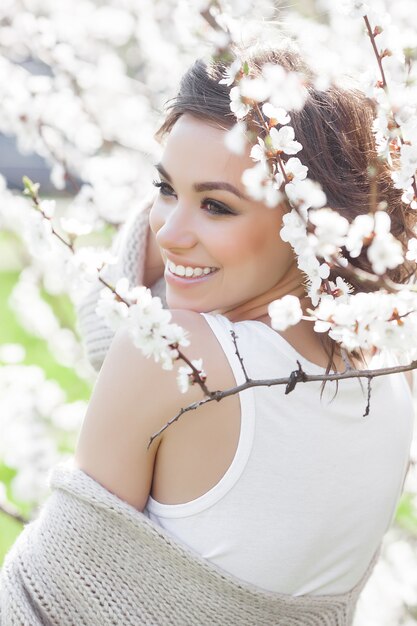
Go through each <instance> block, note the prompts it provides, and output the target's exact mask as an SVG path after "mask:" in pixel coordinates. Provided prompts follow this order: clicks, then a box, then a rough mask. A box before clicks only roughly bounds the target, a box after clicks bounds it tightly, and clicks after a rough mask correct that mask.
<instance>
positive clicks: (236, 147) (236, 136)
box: [224, 122, 247, 154]
mask: <svg viewBox="0 0 417 626" xmlns="http://www.w3.org/2000/svg"><path fill="white" fill-rule="evenodd" d="M224 141H225V144H226V146H227V147H228V148H229V150H230V151H231V152H233V153H234V154H243V153H244V152H245V148H246V146H247V139H246V126H245V124H243V123H242V122H238V123H237V124H235V125H234V126H233V128H232V129H231V130H229V131H227V133H226V135H225V138H224Z"/></svg>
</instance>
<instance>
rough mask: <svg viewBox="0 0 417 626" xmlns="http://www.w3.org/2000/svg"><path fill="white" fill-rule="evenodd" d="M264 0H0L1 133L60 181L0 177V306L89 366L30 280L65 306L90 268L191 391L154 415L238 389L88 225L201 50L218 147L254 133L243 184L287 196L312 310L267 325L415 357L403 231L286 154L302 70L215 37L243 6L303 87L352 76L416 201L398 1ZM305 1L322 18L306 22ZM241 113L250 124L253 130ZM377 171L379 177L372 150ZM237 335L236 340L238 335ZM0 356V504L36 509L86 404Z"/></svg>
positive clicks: (113, 318)
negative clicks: (296, 0)
mask: <svg viewBox="0 0 417 626" xmlns="http://www.w3.org/2000/svg"><path fill="white" fill-rule="evenodd" d="M279 4H280V3H278V2H275V3H274V2H272V0H270V1H269V0H264V1H263V2H261V3H260V2H259V1H258V2H256V3H255V2H252V0H229V1H228V2H226V1H225V2H219V1H218V0H199V2H194V3H191V2H188V1H186V0H183V1H180V2H173V1H171V0H153V1H152V2H150V1H149V0H143V1H142V2H140V3H138V2H133V0H110V1H109V2H107V3H106V4H102V3H100V2H93V1H91V0H78V2H77V3H76V4H75V5H74V2H70V1H69V0H62V1H61V2H59V3H57V2H53V0H8V1H5V2H3V4H2V6H1V7H0V50H1V56H0V77H1V79H2V80H1V81H0V91H1V99H0V102H1V105H0V131H1V132H3V133H5V134H8V135H12V136H14V137H15V138H16V141H17V145H18V147H19V149H20V150H21V151H22V152H24V153H25V152H26V153H27V152H32V151H35V152H37V153H38V154H40V155H42V156H43V157H44V158H45V159H46V160H47V162H48V163H49V164H50V166H51V180H52V182H53V184H54V186H55V187H56V188H57V190H61V191H62V190H64V189H66V190H67V192H68V191H70V192H71V197H70V198H69V199H68V201H67V207H66V210H65V212H64V213H63V212H62V211H61V210H58V209H57V207H56V206H55V202H54V200H50V199H44V198H43V197H42V193H41V191H42V190H40V189H39V186H38V185H37V183H36V182H32V181H30V180H29V179H25V193H26V195H27V196H28V197H29V199H30V201H31V202H28V201H27V199H25V198H23V197H21V196H19V195H16V194H14V193H12V192H11V191H10V190H8V189H7V187H6V184H5V181H4V179H3V178H0V196H1V203H0V206H1V208H0V227H1V228H2V229H4V230H5V231H9V232H12V233H15V234H17V235H18V236H19V237H21V238H22V240H23V241H24V243H25V246H26V247H27V251H28V254H29V257H30V263H28V266H27V267H26V268H25V270H24V271H23V272H22V273H21V276H20V278H19V281H18V282H17V284H16V285H15V287H14V289H13V293H12V296H11V299H10V306H12V307H13V309H14V311H15V312H16V314H17V316H18V318H19V320H20V322H21V324H22V325H23V326H24V327H25V328H26V329H27V330H28V331H29V332H30V333H32V334H34V335H37V336H39V337H42V338H44V339H45V340H46V341H47V342H48V346H49V349H50V350H51V351H52V352H53V353H54V355H55V357H56V359H57V360H58V361H60V362H62V363H65V364H66V365H68V366H70V367H73V368H76V369H77V371H78V373H79V375H80V376H81V377H83V378H85V379H87V380H88V379H90V380H91V372H90V371H89V370H88V366H87V365H86V363H85V362H84V360H83V356H82V351H81V348H80V343H79V340H78V338H77V335H76V333H74V332H73V331H71V330H69V329H68V328H63V327H62V326H61V324H60V322H59V320H58V318H57V316H56V315H55V314H54V312H53V310H52V308H51V307H50V306H49V305H48V304H47V302H46V301H45V299H44V298H42V291H44V290H45V291H47V292H48V293H52V294H60V293H68V294H69V296H70V297H71V299H72V300H73V302H74V303H75V304H77V303H78V302H79V301H80V300H81V299H82V297H83V295H84V294H85V293H86V292H87V290H88V288H89V285H90V282H91V280H95V279H96V278H97V276H98V278H99V280H100V281H101V282H102V284H103V294H102V298H101V300H100V302H99V305H98V310H97V312H98V313H99V314H100V315H102V316H103V317H104V318H105V319H106V320H107V323H108V325H109V326H110V327H111V328H113V329H116V328H118V327H119V326H121V325H122V324H126V325H127V326H128V327H129V329H130V331H131V334H132V338H133V341H134V343H135V345H137V346H138V348H140V349H141V350H142V351H143V352H144V354H145V355H146V356H149V357H152V358H155V360H157V361H159V362H160V363H161V366H162V367H164V368H172V367H173V364H174V362H176V361H177V360H180V361H181V360H182V361H183V362H184V365H182V366H181V367H180V368H179V370H178V385H179V389H180V391H181V392H182V393H184V394H186V392H187V390H188V388H189V385H190V384H198V385H200V386H201V387H202V389H203V391H204V394H205V400H203V401H202V402H200V403H198V404H196V405H189V406H187V407H185V408H184V409H183V410H182V411H181V412H180V413H179V414H178V415H176V416H173V417H172V419H171V420H170V421H169V422H168V424H167V426H168V425H169V424H170V423H172V422H173V421H175V420H176V419H179V418H180V416H181V415H182V414H183V413H184V412H185V411H187V410H191V409H193V408H196V407H197V406H199V405H201V404H202V403H204V402H209V401H214V400H219V399H221V398H222V397H226V396H227V395H230V394H232V393H237V392H238V391H239V390H240V389H238V388H235V389H232V390H227V391H223V392H218V391H216V392H214V391H211V390H210V381H209V380H208V379H207V377H206V374H205V372H204V363H203V361H202V360H201V359H197V360H194V361H192V362H190V361H189V360H188V359H187V358H186V356H185V355H184V353H183V351H182V348H183V347H185V346H187V345H188V338H187V336H186V333H185V332H184V331H183V329H181V328H179V327H178V326H177V325H174V324H172V322H171V314H170V312H169V311H167V310H165V309H164V308H163V307H162V305H161V302H160V300H159V299H157V298H153V297H152V294H151V293H150V291H149V290H148V289H146V288H145V287H143V286H134V285H133V286H131V285H129V283H128V282H127V279H125V278H122V279H121V280H119V281H118V282H117V283H116V284H114V285H113V284H110V283H109V282H107V280H106V279H105V278H104V274H103V272H102V270H103V268H104V267H105V265H106V264H107V265H108V264H111V263H112V262H114V261H115V259H114V258H112V256H111V255H110V253H109V251H108V248H107V247H105V246H103V247H101V246H93V245H92V244H91V242H94V238H93V236H94V233H97V232H98V233H99V234H100V236H101V240H102V239H103V237H102V235H103V233H105V232H106V229H109V228H110V230H111V232H112V233H114V232H116V231H117V228H118V226H119V224H120V223H122V222H123V221H124V219H125V218H126V216H127V215H128V214H129V213H130V212H131V211H133V210H134V209H135V206H136V203H137V201H138V198H140V197H142V196H143V195H144V194H145V193H146V192H147V191H148V190H149V185H150V179H151V177H150V168H151V160H153V159H154V158H155V157H156V156H157V155H158V152H159V150H160V148H159V146H158V144H157V143H156V142H155V140H154V139H153V131H154V129H155V128H156V126H157V121H158V115H159V111H160V109H161V107H162V104H163V102H164V100H166V98H167V97H169V96H171V95H172V94H173V93H175V91H176V87H177V82H178V79H179V77H180V76H181V74H182V73H183V71H184V69H185V68H186V67H187V66H188V65H189V64H190V63H191V61H192V60H194V59H195V58H196V57H197V56H201V54H202V52H203V53H204V54H206V56H207V57H210V55H214V56H217V57H218V56H220V57H223V58H227V59H229V61H230V63H229V69H228V71H227V73H226V74H225V76H224V77H223V79H222V82H223V83H225V84H227V85H229V86H230V87H231V91H230V109H231V111H232V112H233V113H234V115H235V118H236V124H235V126H234V127H233V128H232V129H231V130H230V132H229V133H227V135H226V143H227V146H228V147H229V149H230V150H231V151H234V152H237V153H241V152H242V151H243V149H244V148H245V146H246V144H247V141H248V140H249V141H251V143H252V144H253V147H252V150H251V157H252V159H253V163H254V164H253V167H251V168H250V169H248V170H246V171H245V172H244V175H243V179H242V180H243V183H244V185H245V187H246V189H247V192H248V194H250V195H251V196H252V197H253V198H254V199H256V200H260V201H263V202H264V203H265V204H266V205H267V206H268V207H270V208H271V210H273V209H274V207H277V206H278V205H282V204H286V205H287V208H288V210H287V212H286V215H285V216H284V219H283V228H282V230H281V237H282V239H283V240H284V241H287V242H289V243H290V244H291V245H292V247H293V249H294V251H295V253H296V255H297V262H298V266H299V268H300V270H301V271H302V272H303V273H304V274H305V276H306V281H307V285H308V295H309V297H310V300H311V302H312V308H311V310H309V311H308V312H307V315H305V314H303V312H302V309H301V306H300V302H299V300H298V299H297V298H295V297H294V296H285V297H284V298H282V299H280V300H277V301H275V302H273V303H271V305H270V307H269V314H270V316H271V324H272V326H273V327H274V328H276V329H277V330H284V329H285V328H287V327H288V326H290V325H292V324H296V323H297V322H298V321H299V320H300V319H301V318H302V317H303V316H304V317H305V318H306V319H309V320H310V321H311V323H312V324H314V328H315V330H316V331H317V332H319V333H328V335H329V336H330V337H331V338H332V339H334V340H335V341H337V342H338V344H339V345H340V346H341V348H342V349H343V350H344V351H346V353H349V352H351V351H353V350H360V349H365V350H376V349H381V350H383V349H386V348H387V349H390V350H392V351H394V352H395V353H396V354H397V355H398V357H399V359H400V360H401V363H402V365H400V366H398V367H397V368H392V371H405V370H407V369H413V368H415V367H417V288H416V286H415V284H414V283H413V282H412V281H410V282H408V283H407V284H405V285H403V284H400V283H398V282H395V281H393V280H392V279H391V278H390V277H389V271H390V270H393V269H395V268H398V267H400V266H402V265H403V264H406V265H407V264H408V267H410V268H411V269H412V273H414V269H415V264H416V262H417V237H416V238H415V239H411V241H410V242H409V246H408V249H407V250H404V249H403V246H402V245H401V243H400V242H399V241H398V239H396V237H395V236H394V235H393V234H392V225H391V220H390V216H389V213H388V211H387V210H386V209H387V207H386V206H385V205H383V204H382V203H380V202H379V201H378V198H377V194H375V197H374V198H373V201H372V202H371V203H370V206H369V211H368V213H366V214H364V215H359V216H358V217H356V218H355V219H354V220H353V221H351V222H349V221H348V220H347V219H346V218H345V217H343V215H342V214H341V213H336V212H335V211H333V210H332V209H331V208H330V207H329V206H328V205H327V198H326V195H325V193H324V191H323V189H322V188H321V186H320V185H319V183H318V182H317V181H315V180H312V179H311V178H310V176H309V172H308V168H307V167H306V165H305V164H304V163H303V162H302V160H301V159H300V158H299V157H298V156H297V155H298V154H299V153H300V152H301V150H302V147H303V146H302V144H301V143H300V141H299V138H297V136H296V133H295V130H294V127H293V126H292V115H294V112H295V111H300V110H301V109H302V107H303V105H304V103H305V101H306V97H307V90H306V83H305V77H304V76H303V75H301V74H299V73H296V72H287V71H286V70H285V69H284V68H282V67H281V66H279V65H274V66H272V65H266V66H264V67H263V69H262V71H261V72H260V73H258V74H257V75H254V74H252V72H251V68H250V65H249V64H248V63H247V62H246V60H245V59H244V58H239V59H233V56H232V55H231V48H230V44H231V43H232V42H233V41H240V40H241V39H245V38H246V39H249V40H250V39H253V38H256V36H257V33H258V32H259V30H260V28H262V32H263V33H265V32H267V27H266V25H265V24H260V23H259V19H257V16H259V15H262V16H263V17H264V18H267V21H268V23H269V24H270V26H269V28H270V31H271V34H272V35H273V36H277V33H280V36H281V37H282V33H283V32H285V34H286V35H287V36H288V35H289V36H290V37H291V38H292V39H293V40H294V39H295V40H296V41H297V44H298V46H299V47H300V49H301V50H302V51H304V53H305V54H306V55H307V56H308V58H309V61H310V63H311V65H312V67H313V69H314V70H315V71H316V77H317V78H316V79H315V84H314V87H315V88H316V89H317V90H323V89H326V88H327V87H329V86H330V85H332V84H334V83H341V84H344V83H345V82H346V81H347V80H348V78H347V76H348V75H349V74H350V75H354V76H355V77H357V79H358V82H359V85H360V86H361V87H362V89H363V90H364V91H365V92H366V94H367V95H368V96H369V97H370V98H372V99H373V100H374V102H375V107H376V116H375V121H374V132H375V138H376V145H377V149H378V157H379V159H381V160H384V161H385V162H387V163H388V165H389V167H390V170H391V172H392V178H393V182H394V184H395V186H396V187H397V188H398V189H400V190H401V191H402V200H403V202H404V203H406V204H407V205H408V206H409V207H410V209H411V210H417V182H416V169H417V82H416V78H417V75H416V73H417V69H416V68H417V65H416V63H415V62H414V61H415V58H417V48H416V44H415V33H416V32H417V17H416V15H415V11H413V7H412V6H411V5H412V2H411V0H396V1H395V3H394V1H393V0H392V1H391V2H389V1H388V0H369V1H368V2H360V1H359V0H357V1H356V0H343V2H337V3H335V2H332V1H331V0H316V2H312V3H309V7H310V11H311V13H312V14H311V15H309V16H308V17H307V16H306V12H305V10H306V6H305V4H304V3H300V8H301V9H302V10H301V11H297V9H296V7H294V8H293V9H292V10H288V9H282V10H280V6H279ZM316 13H317V15H319V16H320V17H321V20H315V19H314V17H315V14H316ZM323 16H325V17H324V19H323ZM278 18H279V19H278ZM341 33H343V36H341ZM340 41H343V45H340ZM312 42H314V48H313V47H312ZM32 61H36V64H37V65H36V72H34V71H33V69H31V67H30V62H32ZM364 67H366V71H364V69H363V68H364ZM250 119H251V120H253V119H255V120H256V121H257V126H258V128H259V129H260V131H262V132H260V135H259V136H258V137H256V136H254V135H253V126H252V125H250V124H249V120H250ZM375 168H376V170H375V179H376V177H377V174H378V163H376V164H375ZM370 175H372V173H370ZM346 252H347V253H348V255H347V254H346ZM364 253H365V254H366V256H367V259H368V261H369V267H370V270H369V271H366V272H365V271H364V270H359V269H358V268H357V267H355V266H354V265H353V264H352V263H351V262H350V261H349V259H348V258H347V257H348V256H349V258H350V259H354V258H357V257H358V256H359V255H360V254H364ZM337 270H340V272H341V273H342V274H343V278H342V277H341V276H338V277H337V278H335V279H334V280H332V278H331V272H332V271H334V272H336V273H337ZM349 279H350V280H351V281H352V282H355V283H359V284H363V285H364V286H366V287H369V286H372V292H369V293H364V292H359V293H353V290H352V287H351V284H350V282H349ZM28 302H29V305H30V306H28ZM28 311H29V314H28ZM234 341H235V343H236V348H237V350H238V342H237V339H236V337H234ZM405 343H406V345H407V354H405V350H404V345H405ZM16 355H17V356H16ZM0 358H1V359H2V369H1V370H0V387H1V388H2V389H4V390H6V391H5V393H4V395H3V399H2V407H4V408H2V410H1V411H0V416H1V417H0V419H2V420H3V422H4V423H3V424H2V429H4V432H5V433H6V435H5V438H4V440H3V441H2V442H1V444H0V458H1V460H2V463H3V465H4V466H7V467H8V468H10V469H11V470H12V476H13V478H12V481H11V482H10V483H9V484H8V486H7V487H8V488H7V490H6V489H4V490H3V492H1V491H0V497H1V498H2V500H3V509H5V510H6V509H7V510H8V511H10V505H11V503H10V502H9V501H8V499H9V500H12V501H14V502H17V501H23V502H26V503H27V504H28V503H29V504H33V505H36V504H38V502H39V501H40V500H41V499H42V496H43V495H44V490H43V485H44V477H45V472H46V471H47V469H48V468H49V467H50V466H51V465H53V464H54V463H55V462H56V461H57V460H58V458H62V456H65V455H67V454H68V453H69V452H70V450H71V445H72V443H73V438H74V434H75V433H76V431H77V429H78V427H79V424H80V420H81V419H82V413H83V410H84V405H83V404H82V403H69V402H67V400H66V398H65V394H64V393H63V391H62V389H60V388H59V386H58V385H56V383H54V382H53V381H50V380H47V379H45V376H44V374H43V372H42V371H41V370H40V369H39V368H36V367H29V366H27V365H24V364H22V362H21V361H22V360H23V359H24V355H22V354H20V356H19V347H16V346H9V347H8V349H6V350H4V353H3V356H1V355H0ZM390 371H391V370H390ZM387 372H388V370H387V369H385V370H381V371H371V372H370V371H367V372H365V373H363V372H358V371H355V370H353V368H351V367H349V368H347V369H346V371H345V372H342V373H337V374H329V375H326V376H324V375H323V376H322V375H320V376H318V375H314V376H313V375H310V374H309V373H308V372H304V371H303V370H302V369H301V367H300V366H299V368H298V369H297V370H295V371H294V372H292V373H291V372H289V374H288V377H287V378H286V379H276V380H275V381H274V384H285V385H286V386H287V391H288V392H290V391H291V389H293V388H294V386H295V385H296V384H298V383H300V382H302V381H303V382H307V381H308V380H317V379H342V378H345V377H352V376H365V377H366V378H367V379H368V382H369V384H370V382H371V380H372V378H373V377H374V376H377V375H382V374H386V373H387ZM252 384H256V381H251V380H250V379H249V378H248V377H246V386H251V385H252ZM184 398H186V395H184ZM364 408H365V407H364ZM366 409H367V410H369V403H368V406H367V407H366ZM162 430H163V429H162ZM159 434H160V433H155V435H154V437H157V436H158V435H159ZM154 437H153V438H152V440H151V442H150V444H151V443H152V441H153V439H154ZM16 440H19V441H20V442H21V446H19V449H18V450H16V449H14V450H13V446H12V445H11V444H10V442H12V441H16ZM12 450H13V451H12ZM412 476H413V474H412V473H411V474H410V478H409V480H411V479H412ZM414 480H415V479H414ZM10 494H11V495H10ZM7 496H9V497H7ZM393 561H395V558H394V559H393ZM393 567H394V566H393ZM394 569H395V568H394ZM414 601H415V603H416V604H417V600H414V599H413V602H414ZM395 611H396V613H395V615H396V619H398V620H399V619H400V617H399V616H400V615H401V619H403V620H404V621H403V622H401V623H404V624H405V623H412V622H410V621H408V622H407V621H406V620H407V619H409V618H408V617H407V612H406V611H405V608H404V606H403V605H400V606H396V607H395ZM410 619H411V618H410ZM369 623H370V621H368V624H369ZM398 623H400V621H398ZM413 623H414V622H413ZM379 624H382V622H381V621H380V622H379Z"/></svg>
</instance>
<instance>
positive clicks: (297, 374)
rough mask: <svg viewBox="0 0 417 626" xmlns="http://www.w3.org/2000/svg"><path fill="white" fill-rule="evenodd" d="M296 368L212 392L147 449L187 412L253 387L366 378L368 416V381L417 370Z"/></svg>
mask: <svg viewBox="0 0 417 626" xmlns="http://www.w3.org/2000/svg"><path fill="white" fill-rule="evenodd" d="M297 364H298V368H297V369H296V370H294V371H293V372H291V374H290V375H289V376H287V377H284V378H266V379H260V380H251V379H248V380H247V381H246V382H244V383H242V384H241V385H237V386H236V387H231V388H230V389H225V390H224V391H212V392H210V393H209V395H208V397H206V398H203V399H202V400H199V401H198V402H193V403H192V404H189V405H188V406H186V407H184V408H182V409H181V410H180V411H179V412H178V413H177V414H176V415H174V417H172V418H171V419H170V420H169V421H168V422H167V423H166V424H165V425H164V426H162V428H160V429H159V430H158V431H157V432H156V433H154V434H153V435H152V436H151V437H150V439H149V443H148V449H149V448H150V446H151V445H152V442H153V441H154V439H156V438H157V437H159V435H161V434H162V433H163V432H164V431H165V430H166V429H167V428H168V427H169V426H171V424H173V423H174V422H176V421H178V420H179V418H180V417H181V416H182V415H184V413H187V412H188V411H195V410H196V409H198V408H199V407H200V406H203V405H204V404H207V403H208V402H213V401H214V400H215V401H216V402H220V400H222V399H223V398H227V397H229V396H233V395H235V394H237V393H241V392H242V391H245V389H251V388H253V387H274V386H276V385H286V393H290V392H291V391H293V390H294V388H295V387H296V385H297V384H298V383H300V382H303V383H308V382H316V381H321V382H324V381H328V380H347V379H348V378H367V379H368V404H367V407H366V410H365V415H368V414H369V404H370V395H369V394H370V381H371V380H372V379H373V378H377V377H378V376H387V375H388V374H399V373H401V372H409V371H410V370H414V369H417V360H416V361H412V363H409V364H408V365H396V366H394V367H382V368H379V369H367V370H358V369H348V368H347V369H346V370H345V371H344V372H334V373H333V374H330V373H329V374H307V373H306V372H304V370H303V369H302V367H301V364H300V363H299V361H297Z"/></svg>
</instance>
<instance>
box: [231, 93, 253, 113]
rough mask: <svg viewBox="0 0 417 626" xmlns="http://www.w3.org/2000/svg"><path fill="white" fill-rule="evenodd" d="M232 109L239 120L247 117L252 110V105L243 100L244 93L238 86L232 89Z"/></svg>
mask: <svg viewBox="0 0 417 626" xmlns="http://www.w3.org/2000/svg"><path fill="white" fill-rule="evenodd" d="M230 110H231V111H232V112H233V113H234V114H235V116H236V118H237V119H238V120H239V119H242V118H243V117H245V115H246V114H247V113H248V112H249V111H250V106H249V105H248V104H246V103H245V102H243V101H242V93H241V91H240V88H239V87H238V86H236V87H232V88H231V90H230Z"/></svg>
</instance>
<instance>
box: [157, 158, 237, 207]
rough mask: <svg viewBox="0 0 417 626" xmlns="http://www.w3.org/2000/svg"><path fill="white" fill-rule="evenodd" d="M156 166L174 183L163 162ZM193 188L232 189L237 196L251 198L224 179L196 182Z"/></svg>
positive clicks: (199, 189) (204, 189)
mask: <svg viewBox="0 0 417 626" xmlns="http://www.w3.org/2000/svg"><path fill="white" fill-rule="evenodd" d="M155 167H156V169H157V170H158V172H159V173H160V174H161V175H162V176H163V177H164V178H166V179H167V180H168V181H169V182H170V183H172V178H171V176H170V175H169V174H168V172H167V171H166V169H165V168H164V166H163V165H162V163H156V165H155ZM193 188H194V191H196V192H200V191H213V190H214V189H223V190H224V191H230V192H231V193H233V194H235V196H237V197H238V198H240V199H241V200H249V198H248V197H247V196H245V195H244V194H243V193H242V192H241V191H239V189H237V187H235V186H234V185H232V184H230V183H226V182H223V181H213V182H206V183H195V184H194V185H193Z"/></svg>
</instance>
